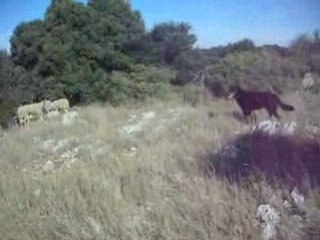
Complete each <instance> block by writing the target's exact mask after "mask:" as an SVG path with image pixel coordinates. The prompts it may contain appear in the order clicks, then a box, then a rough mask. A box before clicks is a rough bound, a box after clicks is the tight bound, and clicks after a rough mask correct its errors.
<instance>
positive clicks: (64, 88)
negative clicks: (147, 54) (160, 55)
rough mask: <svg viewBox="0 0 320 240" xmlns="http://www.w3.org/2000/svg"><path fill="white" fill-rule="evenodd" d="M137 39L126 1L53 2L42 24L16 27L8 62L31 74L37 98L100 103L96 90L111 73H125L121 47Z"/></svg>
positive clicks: (140, 29)
mask: <svg viewBox="0 0 320 240" xmlns="http://www.w3.org/2000/svg"><path fill="white" fill-rule="evenodd" d="M143 34H144V23H143V21H142V19H141V17H140V14H139V13H138V12H134V11H132V9H131V7H130V5H129V4H128V3H127V1H124V0H117V1H114V0H92V1H89V3H88V5H83V4H81V3H76V2H74V1H72V0H59V1H58V0H55V1H52V3H51V5H50V7H49V8H48V10H47V12H46V14H45V18H44V20H43V21H40V20H37V21H33V22H29V23H23V24H20V25H19V26H18V27H17V28H16V30H15V32H14V34H13V37H12V38H11V52H12V60H13V61H14V63H16V64H17V65H19V66H22V67H23V68H25V69H26V70H28V71H29V72H30V73H31V76H32V82H33V83H34V84H33V85H34V86H36V87H35V88H34V91H35V92H34V93H33V94H35V95H38V94H40V95H41V96H39V98H44V97H51V98H55V97H60V96H62V95H67V97H70V98H72V97H74V96H75V95H77V94H78V95H79V94H80V95H83V96H81V99H82V100H83V101H93V100H100V99H105V98H106V97H105V96H101V95H99V94H101V91H99V88H97V87H96V86H99V87H101V86H102V85H104V84H105V85H107V81H108V79H109V78H108V77H107V76H108V75H110V74H111V72H112V71H129V70H130V69H131V65H132V64H134V61H133V59H132V58H131V57H130V56H129V55H127V54H126V53H125V52H124V46H125V45H126V44H127V42H129V41H133V40H134V39H137V38H141V36H142V35H143ZM22 84H23V83H22ZM28 84H29V83H28Z"/></svg>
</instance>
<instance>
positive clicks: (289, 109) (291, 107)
mask: <svg viewBox="0 0 320 240" xmlns="http://www.w3.org/2000/svg"><path fill="white" fill-rule="evenodd" d="M278 103H279V105H280V107H281V108H282V109H283V110H285V111H293V110H294V107H293V106H291V105H289V104H286V103H284V102H282V101H281V100H280V99H279V98H278Z"/></svg>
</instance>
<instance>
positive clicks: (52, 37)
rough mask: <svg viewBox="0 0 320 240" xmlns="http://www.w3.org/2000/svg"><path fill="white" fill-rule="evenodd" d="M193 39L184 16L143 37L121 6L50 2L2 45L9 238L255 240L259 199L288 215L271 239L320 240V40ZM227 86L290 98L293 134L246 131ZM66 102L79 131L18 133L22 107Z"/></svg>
mask: <svg viewBox="0 0 320 240" xmlns="http://www.w3.org/2000/svg"><path fill="white" fill-rule="evenodd" d="M195 43H196V36H195V35H194V34H193V33H192V27H191V26H190V25H189V24H188V23H183V22H181V23H180V22H164V23H158V24H156V25H155V26H154V27H153V28H152V29H150V30H146V28H145V25H144V22H143V16H141V15H140V13H139V12H137V11H135V10H133V9H132V8H131V5H130V3H129V1H125V0H89V1H88V3H87V4H81V3H77V2H75V1H72V0H52V1H51V4H50V6H49V7H48V9H47V11H46V14H45V16H44V18H43V19H41V20H34V21H31V22H25V23H21V24H19V25H18V26H17V27H16V29H15V31H14V33H13V35H12V37H11V49H10V53H7V52H6V51H0V124H1V126H2V127H9V126H10V127H9V128H8V129H7V130H2V129H0V153H1V154H0V226H1V227H0V235H1V237H0V238H1V239H2V238H3V239H32V240H34V239H48V240H51V239H190V240H191V239H252V240H253V239H254V240H255V239H260V238H261V225H260V223H259V221H258V219H257V216H256V210H257V207H258V206H259V205H260V204H265V203H267V204H271V205H272V206H273V207H274V208H276V209H277V210H278V211H279V214H280V217H281V224H280V225H278V226H277V232H278V235H277V239H283V240H285V239H310V240H311V239H319V236H320V228H319V226H320V197H319V181H320V180H319V179H320V175H319V171H315V170H319V169H320V165H319V159H320V156H319V154H320V151H319V147H320V144H319V142H320V141H319V138H320V121H319V119H320V111H319V100H320V94H319V92H320V91H319V90H320V83H319V79H320V78H319V76H320V62H319V60H320V39H319V32H318V31H315V32H314V33H312V34H310V35H308V34H306V35H301V36H298V37H297V38H296V39H293V41H292V44H291V45H290V46H289V47H280V46H277V45H273V46H270V45H266V46H259V47H258V46H255V44H254V43H253V42H252V41H251V40H250V39H243V40H240V41H238V42H236V43H230V44H229V45H227V46H218V47H212V48H209V49H201V48H195V47H194V44H195ZM307 72H309V73H311V74H312V77H313V78H314V85H313V86H312V88H310V89H308V90H303V88H302V85H301V84H302V79H303V78H304V76H305V74H306V73H307ZM233 84H240V85H241V86H242V87H249V88H254V89H264V90H266V89H268V90H271V91H273V92H276V93H278V94H282V95H283V96H281V98H284V99H287V100H288V101H289V102H290V104H292V105H294V106H295V111H294V112H290V113H287V114H283V115H282V114H281V116H282V119H281V120H282V121H284V122H286V121H288V120H290V121H292V120H294V121H295V122H296V123H297V126H298V127H297V129H296V131H295V133H294V135H292V136H269V135H264V134H262V135H261V134H260V133H258V134H252V133H250V126H249V125H246V124H245V123H244V122H242V121H239V120H241V119H242V118H241V117H242V115H241V114H240V115H239V109H238V108H237V105H236V104H235V103H232V102H231V103H230V102H227V101H225V100H224V99H223V98H221V97H224V96H225V93H226V92H225V91H226V88H227V87H228V86H230V85H233ZM60 97H66V98H67V99H68V100H69V101H70V103H71V105H72V107H73V108H71V111H77V112H76V114H74V116H75V119H76V120H75V121H76V122H75V123H74V124H67V125H63V124H62V123H63V121H61V119H60V118H59V117H57V118H53V119H50V120H48V119H47V120H46V121H35V122H31V123H30V125H28V126H27V127H23V128H20V127H18V126H15V125H14V124H13V123H14V122H13V117H14V115H15V112H16V109H17V106H19V105H21V104H25V103H32V102H38V101H40V100H43V99H50V100H55V99H57V98H60ZM213 100H214V101H213ZM78 106H80V107H78ZM78 114H79V115H78ZM265 118H266V115H264V113H263V112H258V120H263V119H265ZM254 145H255V146H256V147H257V148H255V147H254ZM229 148H231V150H232V149H234V148H236V150H237V152H236V154H234V152H232V151H231V155H230V154H229V153H228V154H225V153H226V152H225V151H226V149H229ZM305 160H307V163H303V164H302V165H299V164H300V163H301V162H303V161H305ZM292 162H294V163H296V165H295V164H291V163H292ZM244 165H245V169H243V168H242V167H243V166H244ZM247 165H250V166H249V168H248V166H247ZM300 166H303V167H305V169H303V173H302V175H303V174H305V172H310V173H311V176H312V177H313V178H312V180H313V182H312V183H314V185H312V188H304V189H303V190H305V194H306V197H307V198H306V201H305V203H304V208H303V209H300V210H299V211H301V212H298V213H297V209H292V208H290V209H289V210H288V209H287V208H286V207H284V205H283V200H284V199H285V198H287V199H288V196H285V197H284V196H283V194H284V192H285V190H287V191H288V190H289V189H290V188H291V187H293V186H292V185H299V184H300V180H301V179H298V180H297V181H295V179H292V178H295V177H296V176H297V175H295V174H300V173H301V172H300V170H301V169H302V168H301V169H300ZM256 167H257V168H256ZM277 167H278V168H277ZM248 169H249V170H248ZM274 169H276V170H277V171H273V170H274ZM256 170H258V171H256ZM287 170H288V171H287ZM252 173H253V174H252ZM230 176H231V178H232V177H234V176H236V177H238V178H237V179H236V180H237V181H235V182H234V181H230V182H228V181H225V177H227V178H229V180H230ZM299 177H301V175H299ZM270 179H272V181H270ZM274 179H276V181H273V180H274ZM279 180H280V181H279ZM301 181H302V180H301ZM298 187H300V186H298ZM304 187H305V186H304ZM297 218H298V221H297Z"/></svg>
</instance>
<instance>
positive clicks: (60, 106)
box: [50, 98, 69, 113]
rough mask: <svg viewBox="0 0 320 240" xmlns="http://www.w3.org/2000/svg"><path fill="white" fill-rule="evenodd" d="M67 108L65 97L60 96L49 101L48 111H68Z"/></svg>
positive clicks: (67, 102)
mask: <svg viewBox="0 0 320 240" xmlns="http://www.w3.org/2000/svg"><path fill="white" fill-rule="evenodd" d="M68 110H69V101H68V99H66V98H60V99H58V100H55V101H53V102H51V104H50V111H61V112H64V113H65V112H68Z"/></svg>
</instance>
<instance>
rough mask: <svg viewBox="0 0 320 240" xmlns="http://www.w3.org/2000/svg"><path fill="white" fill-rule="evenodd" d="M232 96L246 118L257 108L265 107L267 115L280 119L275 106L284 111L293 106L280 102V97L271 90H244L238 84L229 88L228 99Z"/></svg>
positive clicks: (289, 109) (291, 108)
mask: <svg viewBox="0 0 320 240" xmlns="http://www.w3.org/2000/svg"><path fill="white" fill-rule="evenodd" d="M231 98H234V99H235V100H236V101H237V103H238V105H239V106H240V108H241V110H242V112H243V114H244V116H245V117H246V118H247V117H248V116H250V115H251V113H253V111H255V110H258V109H262V108H264V109H266V110H267V112H268V114H269V116H270V117H272V116H275V117H276V118H277V119H280V116H279V114H278V113H277V108H278V106H280V108H281V109H283V110H285V111H293V110H294V107H293V106H291V105H289V104H286V103H284V102H282V101H281V100H280V98H279V97H278V96H277V95H275V94H273V93H271V92H262V91H246V90H243V89H241V88H240V87H239V86H234V87H231V88H230V89H229V99H231Z"/></svg>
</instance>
